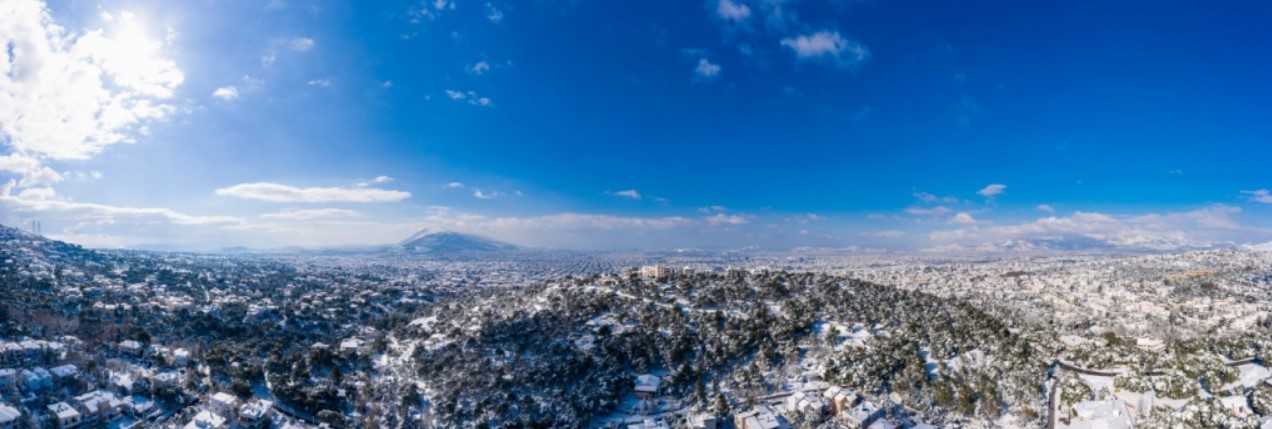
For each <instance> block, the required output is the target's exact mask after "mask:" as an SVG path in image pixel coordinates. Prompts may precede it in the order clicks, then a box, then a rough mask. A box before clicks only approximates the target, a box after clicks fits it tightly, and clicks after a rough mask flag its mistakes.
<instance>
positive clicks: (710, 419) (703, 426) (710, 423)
mask: <svg viewBox="0 0 1272 429" xmlns="http://www.w3.org/2000/svg"><path fill="white" fill-rule="evenodd" d="M718 426H719V422H718V421H716V416H714V415H711V414H707V413H698V414H694V415H693V417H690V418H689V427H690V428H691V429H716V427H718Z"/></svg>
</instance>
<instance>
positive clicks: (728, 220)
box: [703, 213, 750, 225]
mask: <svg viewBox="0 0 1272 429" xmlns="http://www.w3.org/2000/svg"><path fill="white" fill-rule="evenodd" d="M703 220H705V221H706V222H707V225H744V224H746V223H748V222H750V220H748V219H747V218H745V217H742V216H740V215H731V214H725V213H716V214H714V215H711V216H707V217H705V218H703Z"/></svg>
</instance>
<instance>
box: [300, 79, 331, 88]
mask: <svg viewBox="0 0 1272 429" xmlns="http://www.w3.org/2000/svg"><path fill="white" fill-rule="evenodd" d="M305 83H306V84H307V85H309V86H317V87H321V88H327V87H329V86H331V79H312V80H310V81H309V82H305Z"/></svg>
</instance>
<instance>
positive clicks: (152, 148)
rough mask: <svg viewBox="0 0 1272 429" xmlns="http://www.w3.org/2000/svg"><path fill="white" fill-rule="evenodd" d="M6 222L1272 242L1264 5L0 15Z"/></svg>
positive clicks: (612, 5) (909, 243) (637, 6)
mask: <svg viewBox="0 0 1272 429" xmlns="http://www.w3.org/2000/svg"><path fill="white" fill-rule="evenodd" d="M0 9H7V10H4V11H3V12H4V13H3V14H0V15H3V16H4V17H3V18H0V41H5V42H6V43H5V47H6V49H5V51H4V52H3V55H4V57H5V58H6V59H7V60H8V61H5V62H3V63H4V64H2V65H0V66H2V67H3V68H4V71H5V73H3V74H4V77H3V78H0V142H2V143H3V144H0V184H2V183H6V182H7V184H6V185H5V186H4V187H3V189H0V223H6V224H21V225H25V224H29V223H30V221H32V220H39V221H41V222H42V223H43V224H44V227H43V229H44V231H45V233H47V234H49V235H52V236H55V237H58V238H63V239H67V240H71V241H76V242H80V243H84V244H87V245H91V246H103V247H135V246H143V247H158V246H168V247H175V248H195V249H211V248H217V247H221V246H231V245H245V246H252V247H277V246H288V245H299V246H340V245H360V244H381V243H391V242H394V241H397V240H398V239H400V238H402V237H405V236H406V235H409V234H410V233H412V232H414V231H415V230H418V229H437V230H442V229H446V230H459V231H465V232H474V233H480V234H484V235H489V236H492V237H495V238H500V239H504V240H508V241H512V242H515V243H519V244H525V245H531V246H545V247H565V248H586V249H605V248H651V249H652V248H672V247H713V248H729V247H741V246H759V247H774V248H786V247H793V246H829V247H860V248H872V249H874V248H880V249H902V250H929V251H969V250H978V249H979V250H995V249H1000V248H1002V246H1003V245H1004V243H1008V242H1013V241H1017V242H1019V241H1029V240H1077V241H1083V242H1085V241H1090V240H1094V241H1097V242H1101V243H1105V244H1108V245H1113V246H1171V245H1182V244H1208V243H1218V242H1254V241H1265V240H1272V232H1270V231H1272V230H1270V229H1269V228H1272V222H1270V221H1269V220H1268V219H1270V218H1272V217H1269V214H1272V195H1269V193H1268V191H1267V190H1266V189H1268V188H1269V187H1272V172H1270V171H1272V170H1270V169H1269V168H1268V167H1269V165H1270V162H1269V160H1270V159H1272V144H1269V139H1270V138H1272V122H1270V121H1267V120H1266V119H1265V118H1266V117H1267V114H1268V109H1267V106H1266V105H1265V104H1266V103H1263V102H1264V101H1266V100H1269V99H1272V86H1269V85H1266V84H1265V81H1266V79H1267V76H1270V75H1272V59H1269V57H1268V56H1267V55H1266V53H1267V52H1270V51H1272V49H1269V48H1272V37H1268V36H1269V34H1268V31H1267V30H1266V29H1265V28H1266V25H1264V23H1266V22H1267V21H1268V19H1269V18H1272V5H1268V4H1266V3H1256V2H1251V3H1248V4H1241V3H1237V4H1231V5H1229V6H1228V7H1225V8H1214V7H1210V6H1208V5H1202V4H1162V3H1160V2H1155V3H1146V2H1145V3H1139V2H1118V3H1117V4H1085V5H1084V4H1073V3H1069V2H1066V3H1059V2H1057V3H1052V4H1040V3H1029V2H1024V3H1022V2H1006V1H1003V2H993V1H989V2H971V3H966V2H963V3H959V4H950V5H947V6H941V5H927V6H925V7H922V8H919V7H914V6H913V5H908V4H900V3H895V2H884V1H871V0H862V1H851V0H785V1H781V0H756V1H746V0H709V1H702V2H698V1H667V2H601V1H593V2H580V1H549V0H536V1H518V2H500V1H491V2H484V1H474V2H466V1H458V0H455V1H450V0H446V1H437V0H430V1H423V2H420V1H417V2H374V3H351V4H350V3H334V2H306V1H298V0H286V1H282V0H276V1H272V2H211V1H195V2H154V1H122V2H116V1H102V2H91V1H51V2H49V3H47V4H46V3H43V2H41V1H38V0H11V1H8V2H5V4H4V5H2V6H0Z"/></svg>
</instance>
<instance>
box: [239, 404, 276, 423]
mask: <svg viewBox="0 0 1272 429" xmlns="http://www.w3.org/2000/svg"><path fill="white" fill-rule="evenodd" d="M273 413H274V403H273V402H271V401H267V400H264V399H256V400H254V401H249V402H247V403H246V404H243V406H241V407H239V412H238V414H239V422H241V423H242V426H243V427H245V428H249V429H257V428H264V427H268V426H269V420H270V416H272V415H273Z"/></svg>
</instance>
